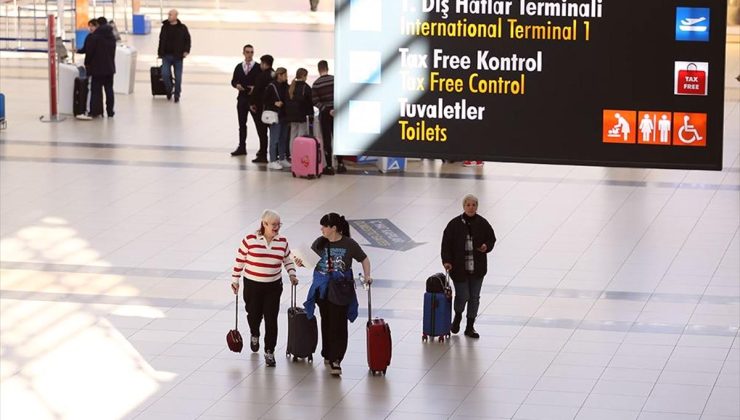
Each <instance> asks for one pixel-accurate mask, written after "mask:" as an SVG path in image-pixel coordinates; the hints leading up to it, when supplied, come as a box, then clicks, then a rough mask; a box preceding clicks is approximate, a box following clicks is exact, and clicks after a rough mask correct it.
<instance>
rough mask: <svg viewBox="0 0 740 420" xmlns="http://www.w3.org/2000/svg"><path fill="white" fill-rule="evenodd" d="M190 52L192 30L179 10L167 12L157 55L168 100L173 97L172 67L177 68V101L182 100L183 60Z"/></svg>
mask: <svg viewBox="0 0 740 420" xmlns="http://www.w3.org/2000/svg"><path fill="white" fill-rule="evenodd" d="M188 54H190V32H189V31H188V27H187V26H185V25H184V24H183V23H182V22H180V19H178V18H177V10H175V9H172V10H170V11H169V13H168V14H167V20H163V21H162V30H161V31H160V32H159V47H158V48H157V56H158V57H159V58H161V59H162V80H163V81H164V85H165V87H166V88H167V92H168V93H167V100H170V99H172V68H173V67H174V69H175V92H174V93H175V102H180V92H181V88H182V60H183V59H184V58H185V57H187V56H188Z"/></svg>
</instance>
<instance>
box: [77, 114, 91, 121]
mask: <svg viewBox="0 0 740 420" xmlns="http://www.w3.org/2000/svg"><path fill="white" fill-rule="evenodd" d="M75 118H77V119H78V120H83V121H90V120H92V117H91V116H89V115H87V114H79V115H75Z"/></svg>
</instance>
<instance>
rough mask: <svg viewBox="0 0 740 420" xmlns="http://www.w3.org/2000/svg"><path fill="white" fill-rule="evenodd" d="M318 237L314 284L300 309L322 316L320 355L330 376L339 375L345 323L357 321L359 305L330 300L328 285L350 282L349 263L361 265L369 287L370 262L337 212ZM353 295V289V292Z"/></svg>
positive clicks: (352, 300)
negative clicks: (316, 312)
mask: <svg viewBox="0 0 740 420" xmlns="http://www.w3.org/2000/svg"><path fill="white" fill-rule="evenodd" d="M319 223H320V224H321V236H320V237H319V238H318V239H316V240H315V241H314V242H313V245H311V249H312V250H313V251H314V252H315V253H316V254H317V255H318V256H319V257H320V260H319V262H318V263H317V264H316V267H315V268H314V272H313V281H312V282H311V287H310V289H309V290H308V297H307V299H306V302H304V304H303V306H304V308H305V310H306V315H307V316H308V318H309V319H312V318H313V317H314V312H315V308H316V305H317V304H318V305H319V311H320V313H321V355H322V356H323V357H324V364H328V365H329V369H330V373H331V374H332V375H335V376H338V375H341V374H342V366H341V363H342V360H343V359H344V355H345V353H346V352H347V341H348V331H347V321H350V322H354V321H355V319H357V311H358V307H359V304H358V302H357V296H356V294H355V295H354V296H352V297H351V298H350V299H349V300H348V301H349V303H347V302H336V301H332V297H331V295H332V294H331V293H330V292H329V289H330V287H331V286H330V283H331V282H335V281H340V280H352V282H353V284H354V280H353V273H352V260H355V261H357V262H359V263H361V264H362V271H363V273H364V275H365V282H366V283H367V284H372V282H373V279H372V278H371V277H370V259H369V258H368V257H367V255H366V254H365V252H364V251H363V250H362V247H360V245H359V244H358V243H357V242H355V240H354V239H352V238H350V236H349V233H350V232H349V223H348V222H347V220H346V219H345V218H344V216H340V215H339V214H337V213H329V214H326V215H324V216H323V217H322V218H321V220H320V222H319ZM352 291H353V294H354V289H352Z"/></svg>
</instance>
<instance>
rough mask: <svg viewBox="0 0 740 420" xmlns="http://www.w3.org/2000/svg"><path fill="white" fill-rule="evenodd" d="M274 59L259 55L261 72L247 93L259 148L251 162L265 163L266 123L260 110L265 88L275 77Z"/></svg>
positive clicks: (266, 146) (266, 145)
mask: <svg viewBox="0 0 740 420" xmlns="http://www.w3.org/2000/svg"><path fill="white" fill-rule="evenodd" d="M273 62H274V59H273V58H272V56H271V55H269V54H265V55H263V56H262V57H260V70H262V72H261V73H259V74H258V75H257V78H256V79H255V82H254V89H253V90H252V94H251V95H249V102H250V104H251V105H250V106H249V110H250V111H251V112H252V115H253V116H254V125H255V127H256V128H257V136H259V138H260V149H259V150H258V151H257V157H256V158H254V159H252V163H267V152H268V150H267V148H268V138H267V124H265V123H263V122H262V110H263V109H264V101H263V99H264V96H265V88H266V87H267V85H269V84H270V82H272V79H273V78H275V75H274V70H273V69H272V63H273Z"/></svg>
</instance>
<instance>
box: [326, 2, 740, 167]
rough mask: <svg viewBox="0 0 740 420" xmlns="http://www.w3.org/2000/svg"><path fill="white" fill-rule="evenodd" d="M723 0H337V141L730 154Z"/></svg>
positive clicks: (454, 156)
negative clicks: (725, 150)
mask: <svg viewBox="0 0 740 420" xmlns="http://www.w3.org/2000/svg"><path fill="white" fill-rule="evenodd" d="M726 13H727V2H726V1H718V0H711V1H710V0H704V1H697V0H684V1H674V0H651V1H645V0H580V1H578V0H548V1H537V0H512V1H504V0H501V1H495V0H337V2H336V60H335V66H336V69H335V73H336V74H335V103H336V107H337V109H336V114H335V119H336V120H335V140H334V143H335V152H336V153H337V154H344V155H372V156H401V157H424V158H444V159H450V160H491V161H511V162H537V163H554V164H584V165H605V166H628V167H659V168H688V169H715V170H718V169H721V167H722V135H723V117H724V113H723V108H724V79H725V69H724V67H725V61H724V60H725V31H726V27H725V22H726Z"/></svg>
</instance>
